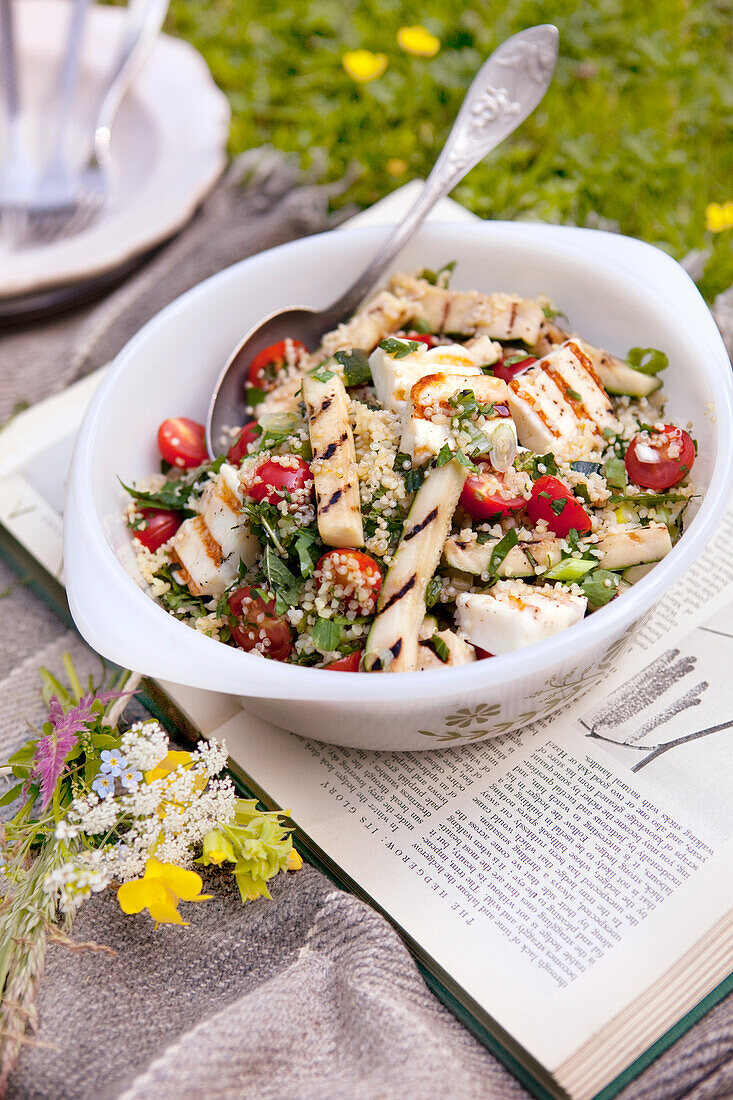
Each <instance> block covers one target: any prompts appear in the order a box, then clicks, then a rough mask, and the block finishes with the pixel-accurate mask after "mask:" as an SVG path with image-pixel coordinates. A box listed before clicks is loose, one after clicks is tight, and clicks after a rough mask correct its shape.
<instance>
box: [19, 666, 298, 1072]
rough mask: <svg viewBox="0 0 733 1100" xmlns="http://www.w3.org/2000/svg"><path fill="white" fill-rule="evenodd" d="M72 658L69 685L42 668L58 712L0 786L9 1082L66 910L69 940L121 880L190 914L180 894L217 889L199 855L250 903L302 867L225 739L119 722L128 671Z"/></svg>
mask: <svg viewBox="0 0 733 1100" xmlns="http://www.w3.org/2000/svg"><path fill="white" fill-rule="evenodd" d="M64 664H65V669H66V673H67V676H68V679H69V687H65V686H64V685H63V684H62V683H61V682H60V681H59V680H58V679H56V677H54V676H52V675H51V674H50V673H49V672H47V671H46V670H45V669H42V670H41V678H42V682H43V696H44V701H45V703H46V705H47V706H48V720H47V721H46V722H45V723H44V724H43V728H42V730H41V731H40V732H38V733H37V736H35V737H34V738H32V739H31V740H30V741H28V743H27V744H25V745H24V746H23V748H21V749H20V750H19V751H18V752H16V753H15V754H14V756H12V757H11V758H10V760H9V761H8V765H7V768H6V769H5V770H6V771H7V770H9V771H10V772H11V774H12V776H13V777H14V779H15V782H14V783H13V784H12V785H11V787H10V789H9V790H7V791H6V792H5V793H4V794H3V796H2V797H0V805H9V804H10V803H12V802H15V801H16V800H20V802H21V805H20V808H19V809H18V810H17V812H16V813H15V815H14V817H13V818H12V819H11V820H10V821H6V822H4V823H3V826H2V832H1V833H0V861H1V868H0V869H1V871H2V902H1V903H0V1092H2V1089H3V1086H4V1084H5V1082H6V1080H7V1076H8V1073H9V1072H10V1069H11V1068H12V1065H13V1064H14V1062H15V1060H16V1058H17V1055H18V1052H19V1049H20V1044H21V1043H22V1042H23V1041H24V1032H25V1029H26V1026H27V1025H28V1024H30V1025H31V1026H32V1025H33V1024H34V1012H35V1010H34V1007H33V998H34V993H35V989H36V986H37V982H38V979H39V977H40V974H41V971H42V969H43V959H44V955H45V944H46V936H47V933H48V932H49V931H50V930H51V929H52V928H53V927H54V925H55V923H56V922H57V921H60V922H61V927H60V928H57V930H56V934H57V935H61V936H62V937H63V935H64V934H65V933H64V929H65V930H66V931H68V929H69V928H70V925H71V921H72V919H73V915H74V913H75V912H76V910H77V909H78V908H79V906H80V905H81V903H82V902H83V901H84V900H85V899H86V898H88V897H89V896H90V895H91V894H92V893H96V892H99V891H101V890H104V889H105V888H106V887H109V886H112V887H116V888H117V898H118V901H119V904H120V907H121V908H122V910H123V912H125V913H141V912H142V911H143V910H147V912H148V913H149V915H150V916H151V917H152V919H153V920H154V921H155V922H156V927H157V925H158V924H159V923H170V924H180V925H183V924H185V923H186V922H185V921H184V920H183V917H182V916H181V914H180V913H179V911H178V906H179V903H180V902H181V901H183V902H189V901H205V900H207V898H208V897H210V896H211V895H206V894H202V892H201V890H202V885H203V883H202V880H201V877H200V875H199V874H198V873H197V872H196V871H195V870H194V869H193V868H194V865H196V864H198V865H203V866H209V865H212V864H216V865H228V866H229V869H230V870H231V872H232V873H233V875H234V879H235V881H236V883H237V885H238V887H239V891H240V893H241V896H242V900H243V901H248V900H251V899H254V898H257V897H260V896H264V897H270V894H269V891H268V888H267V883H268V881H269V880H270V879H271V878H272V877H273V876H274V875H276V874H277V873H278V872H279V871H284V870H295V869H297V868H298V867H300V866H301V860H300V857H299V856H298V854H297V852H295V850H294V849H293V845H292V838H291V836H290V834H289V832H288V831H287V830H286V829H285V828H284V827H283V825H282V823H281V818H280V815H279V814H277V813H264V812H261V811H259V810H258V809H257V804H256V802H255V801H254V800H251V801H247V800H244V799H241V798H238V797H237V795H236V791H235V789H234V786H233V784H232V780H231V778H230V777H229V776H222V775H221V772H222V771H223V769H224V767H225V766H226V760H227V753H226V747H225V745H224V744H218V743H217V742H215V741H210V742H204V741H201V742H199V744H198V746H197V748H196V750H195V751H193V752H179V751H173V750H171V749H170V747H169V742H168V737H167V735H166V733H165V731H164V730H163V729H162V728H161V726H160V725H159V724H158V723H157V722H155V721H146V722H136V723H135V724H134V725H132V726H130V727H129V728H128V729H126V730H124V732H122V731H120V729H118V726H117V723H118V720H119V718H120V717H121V715H122V712H123V710H124V707H125V705H126V703H127V701H128V700H129V698H130V696H131V694H132V691H131V690H130V689H131V681H130V674H129V673H125V674H123V675H122V676H120V677H118V678H117V680H116V682H114V683H112V684H110V685H108V687H107V689H106V690H103V691H100V690H95V689H94V686H93V685H92V684H90V685H89V690H88V691H87V692H84V690H83V689H82V685H81V683H80V681H79V678H78V676H77V674H76V672H75V670H74V667H73V665H72V663H71V661H70V659H69V658H68V657H65V658H64Z"/></svg>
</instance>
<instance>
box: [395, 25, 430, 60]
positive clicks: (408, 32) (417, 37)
mask: <svg viewBox="0 0 733 1100" xmlns="http://www.w3.org/2000/svg"><path fill="white" fill-rule="evenodd" d="M397 44H398V45H399V46H400V48H401V49H403V50H405V51H406V52H407V53H412V54H414V55H415V57H435V55H436V53H437V52H438V50H439V49H440V39H439V38H436V37H435V35H434V34H431V33H430V31H429V30H426V28H425V27H400V29H399V30H398V31H397Z"/></svg>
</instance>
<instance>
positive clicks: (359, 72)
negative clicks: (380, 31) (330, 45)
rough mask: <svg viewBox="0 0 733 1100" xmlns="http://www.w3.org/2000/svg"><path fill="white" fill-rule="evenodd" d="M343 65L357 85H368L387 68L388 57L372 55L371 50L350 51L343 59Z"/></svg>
mask: <svg viewBox="0 0 733 1100" xmlns="http://www.w3.org/2000/svg"><path fill="white" fill-rule="evenodd" d="M341 64H342V65H343V67H344V69H345V70H346V72H347V73H348V74H349V76H350V77H351V79H352V80H355V81H356V82H357V84H368V83H369V81H370V80H376V79H377V78H378V77H380V76H381V75H382V73H383V72H384V70H385V69H386V68H387V55H386V54H384V53H372V52H371V50H348V51H347V52H346V53H345V54H344V56H343V57H342V58H341Z"/></svg>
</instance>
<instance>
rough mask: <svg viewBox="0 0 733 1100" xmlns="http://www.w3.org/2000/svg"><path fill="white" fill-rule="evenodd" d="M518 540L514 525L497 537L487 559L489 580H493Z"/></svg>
mask: <svg viewBox="0 0 733 1100" xmlns="http://www.w3.org/2000/svg"><path fill="white" fill-rule="evenodd" d="M518 542H519V536H518V535H517V530H516V528H515V527H510V528H509V530H508V531H507V533H506V534H505V535H504V536H503V537H502V538H500V539H499V541H498V542H497V544H496V546H495V547H494V549H493V551H492V553H491V557H490V559H489V569H488V572H489V581H493V580H494V579H495V578H496V576H497V574H498V572H499V569H500V568H501V565H502V562H503V561H504V558H505V557H506V556H507V554H508V553H509V551H510V550H513V549H514V547H515V546H516V545H517V543H518Z"/></svg>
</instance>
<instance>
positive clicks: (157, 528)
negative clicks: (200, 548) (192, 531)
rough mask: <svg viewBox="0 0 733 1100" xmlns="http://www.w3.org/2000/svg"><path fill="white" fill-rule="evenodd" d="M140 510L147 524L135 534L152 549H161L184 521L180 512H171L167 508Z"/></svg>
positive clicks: (144, 544)
mask: <svg viewBox="0 0 733 1100" xmlns="http://www.w3.org/2000/svg"><path fill="white" fill-rule="evenodd" d="M139 511H140V515H141V516H142V517H143V519H144V520H145V526H144V527H141V528H139V530H136V531H134V532H133V534H134V535H135V538H136V539H139V540H140V542H141V543H142V544H143V546H145V547H146V548H147V549H148V550H150V551H155V550H158V549H160V547H161V546H162V545H163V543H164V542H168V539H172V538H173V536H174V535H175V533H176V531H177V530H178V528H179V527H180V526H181V524H182V523H183V516H181V515H180V513H179V512H170V511H169V510H168V509H167V508H140V509H139Z"/></svg>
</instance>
